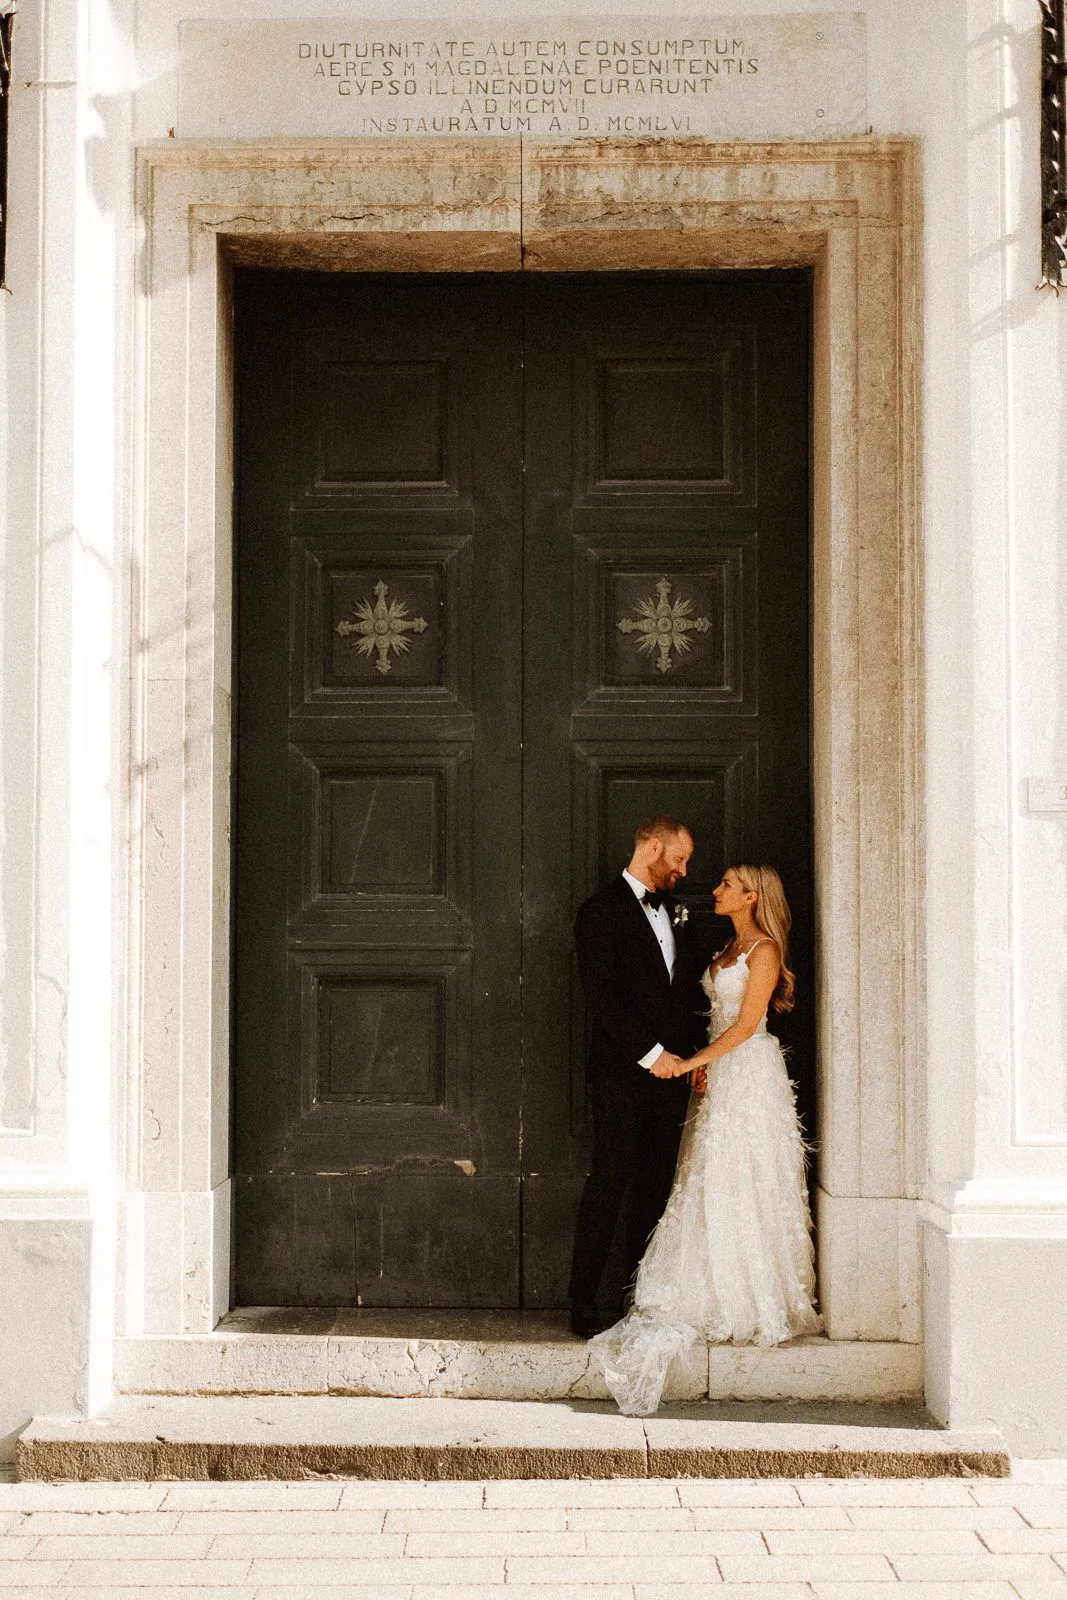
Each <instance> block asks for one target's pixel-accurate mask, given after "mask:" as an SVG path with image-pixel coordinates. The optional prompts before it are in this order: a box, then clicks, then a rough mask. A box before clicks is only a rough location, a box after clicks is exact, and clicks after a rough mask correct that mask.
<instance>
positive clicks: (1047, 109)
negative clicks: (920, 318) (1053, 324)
mask: <svg viewBox="0 0 1067 1600" xmlns="http://www.w3.org/2000/svg"><path fill="white" fill-rule="evenodd" d="M1038 4H1039V5H1040V7H1041V282H1042V284H1043V285H1045V284H1049V285H1051V286H1052V288H1054V289H1055V290H1057V292H1058V291H1059V290H1060V289H1061V288H1062V287H1063V286H1064V284H1065V283H1067V171H1065V168H1064V159H1065V155H1067V118H1065V107H1064V100H1065V79H1067V0H1038Z"/></svg>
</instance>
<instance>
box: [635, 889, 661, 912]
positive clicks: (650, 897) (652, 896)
mask: <svg viewBox="0 0 1067 1600" xmlns="http://www.w3.org/2000/svg"><path fill="white" fill-rule="evenodd" d="M666 903H667V896H666V895H665V894H663V893H662V891H661V890H659V889H646V890H645V892H644V894H643V895H642V896H641V904H642V905H643V906H647V907H648V909H649V910H650V911H658V910H659V908H660V906H662V905H666Z"/></svg>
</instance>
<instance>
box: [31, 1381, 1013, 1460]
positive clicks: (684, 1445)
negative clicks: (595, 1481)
mask: <svg viewBox="0 0 1067 1600" xmlns="http://www.w3.org/2000/svg"><path fill="white" fill-rule="evenodd" d="M16 1449H17V1454H16V1464H17V1473H18V1477H19V1479H20V1480H48V1481H54V1480H58V1479H63V1480H88V1479H109V1480H118V1479H149V1480H156V1479H203V1480H207V1479H212V1480H218V1479H251V1478H281V1479H299V1478H314V1477H338V1478H345V1477H350V1478H363V1479H424V1480H426V1479H428V1480H442V1479H486V1478H512V1479H530V1478H695V1477H699V1478H778V1477H782V1478H803V1477H827V1478H847V1477H868V1478H959V1477H991V1478H1003V1477H1008V1476H1010V1473H1011V1464H1010V1459H1009V1457H1008V1454H1007V1451H1006V1450H1005V1448H1004V1444H1003V1441H1002V1440H1001V1438H1000V1435H999V1434H998V1433H997V1432H996V1431H995V1430H993V1431H989V1432H980V1433H973V1434H963V1433H953V1432H950V1431H947V1430H942V1429H939V1428H937V1427H935V1426H934V1425H933V1424H932V1422H931V1420H930V1418H929V1417H928V1416H927V1415H926V1414H925V1413H924V1412H923V1411H921V1410H920V1409H919V1408H917V1407H916V1408H908V1407H900V1408H896V1409H895V1410H894V1409H884V1410H879V1409H877V1408H870V1407H867V1408H864V1407H840V1406H836V1407H835V1406H827V1407H800V1406H767V1405H735V1406H721V1405H710V1404H704V1405H692V1404H688V1405H684V1404H683V1405H672V1406H666V1407H664V1408H662V1409H661V1410H660V1412H659V1413H658V1414H657V1415H656V1416H655V1417H650V1418H646V1419H638V1418H633V1417H623V1416H620V1415H619V1414H618V1412H617V1411H616V1410H615V1408H614V1407H613V1406H608V1405H601V1404H597V1403H596V1402H590V1401H571V1402H566V1403H563V1402H558V1401H557V1402H546V1403H542V1404H540V1405H529V1404H527V1403H525V1402H515V1401H470V1400H464V1401H456V1400H428V1401H423V1402H421V1403H419V1402H414V1401H407V1402H405V1401H398V1400H383V1399H352V1398H348V1399H345V1398H339V1397H338V1398H334V1397H326V1396H300V1397H287V1398H279V1397H260V1398H257V1399H251V1398H243V1399H231V1398H225V1397H221V1396H218V1397H212V1398H194V1397H191V1396H182V1397H173V1396H167V1397H148V1396H143V1397H136V1398H135V1397H132V1396H124V1397H120V1398H119V1399H116V1400H115V1401H113V1402H112V1404H111V1405H110V1406H108V1407H107V1409H106V1410H104V1411H102V1412H101V1413H99V1414H98V1415H97V1416H95V1417H88V1418H75V1419H63V1418H35V1419H34V1421H33V1422H31V1424H30V1425H29V1427H28V1428H27V1429H26V1430H25V1432H24V1433H23V1434H22V1437H21V1438H20V1439H19V1441H18V1444H17V1447H16Z"/></svg>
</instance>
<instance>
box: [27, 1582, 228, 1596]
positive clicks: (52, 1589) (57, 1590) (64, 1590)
mask: <svg viewBox="0 0 1067 1600" xmlns="http://www.w3.org/2000/svg"><path fill="white" fill-rule="evenodd" d="M226 1593H227V1595H228V1596H232V1595H233V1590H232V1589H227V1591H226ZM0 1594H2V1595H3V1597H4V1600H68V1597H69V1595H70V1594H71V1590H70V1589H69V1588H68V1587H67V1585H66V1584H65V1583H62V1582H58V1583H56V1584H55V1585H54V1586H51V1585H50V1586H49V1587H48V1588H45V1589H43V1588H42V1587H41V1585H40V1584H39V1583H35V1584H33V1585H32V1587H31V1588H28V1589H27V1588H25V1587H24V1586H23V1585H22V1584H15V1585H13V1586H8V1585H5V1586H4V1588H2V1589H0ZM138 1594H139V1595H141V1596H142V1597H143V1595H144V1590H143V1589H142V1590H138ZM96 1600H100V1594H99V1590H98V1591H97V1595H96ZM108 1600H111V1596H108ZM153 1600H155V1596H153ZM183 1600H184V1597H183Z"/></svg>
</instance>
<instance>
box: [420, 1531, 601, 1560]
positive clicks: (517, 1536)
mask: <svg viewBox="0 0 1067 1600" xmlns="http://www.w3.org/2000/svg"><path fill="white" fill-rule="evenodd" d="M406 1537H407V1544H406V1546H405V1549H404V1553H405V1555H408V1556H411V1557H413V1558H417V1559H419V1560H422V1559H424V1558H425V1557H427V1556H433V1557H439V1556H440V1557H448V1558H450V1559H454V1558H457V1557H462V1556H509V1555H516V1556H522V1555H545V1556H584V1555H585V1554H586V1543H585V1534H584V1533H568V1532H566V1530H564V1529H552V1528H530V1529H516V1528H464V1529H461V1530H459V1531H457V1532H452V1533H449V1532H447V1531H445V1530H444V1529H440V1528H437V1529H434V1528H431V1529H428V1530H426V1531H425V1532H414V1533H409V1534H408V1535H407V1536H406Z"/></svg>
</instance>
